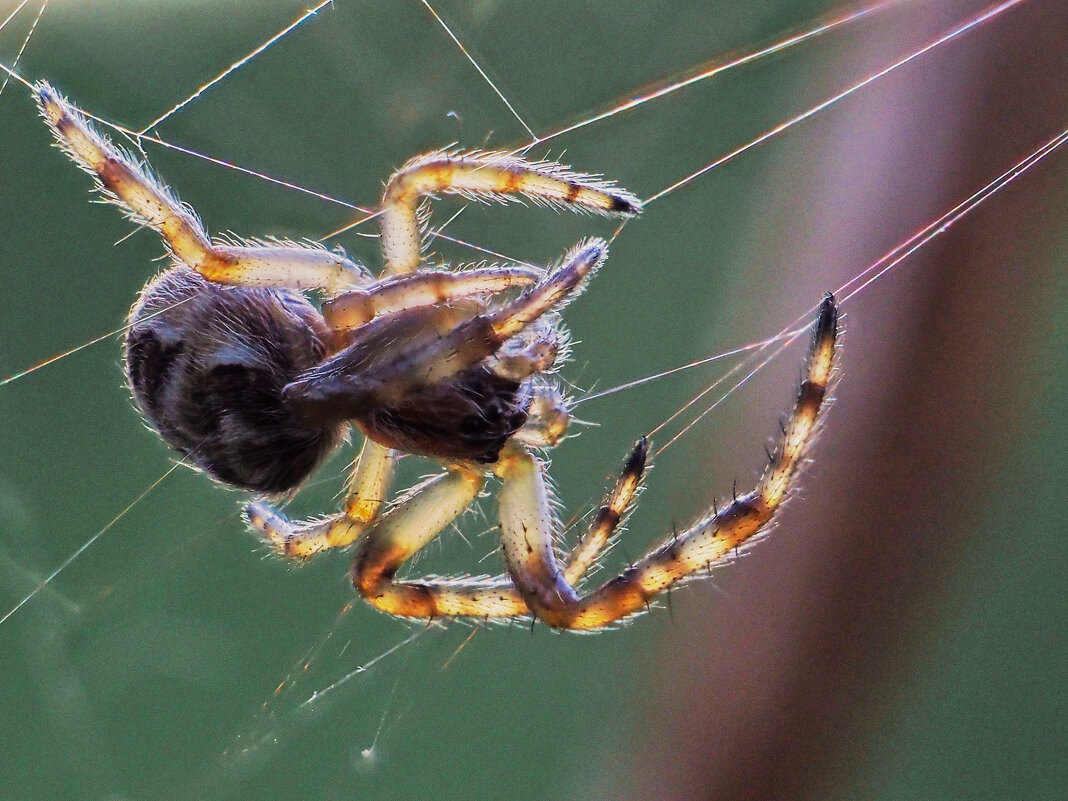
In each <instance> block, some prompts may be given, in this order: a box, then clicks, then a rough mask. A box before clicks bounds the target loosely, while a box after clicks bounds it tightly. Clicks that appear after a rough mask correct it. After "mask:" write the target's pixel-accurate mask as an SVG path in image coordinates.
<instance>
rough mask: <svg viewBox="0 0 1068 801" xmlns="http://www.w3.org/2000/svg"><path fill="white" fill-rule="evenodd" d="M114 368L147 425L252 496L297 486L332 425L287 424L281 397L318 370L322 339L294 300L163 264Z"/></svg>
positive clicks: (331, 438) (327, 444)
mask: <svg viewBox="0 0 1068 801" xmlns="http://www.w3.org/2000/svg"><path fill="white" fill-rule="evenodd" d="M129 321H130V328H129V331H128V332H127V335H126V343H125V367H126V378H127V383H128V384H129V386H130V390H131V392H132V393H133V397H134V400H135V401H136V402H137V405H138V406H139V407H140V409H141V411H142V412H143V413H144V414H145V416H146V417H147V418H148V420H149V422H150V423H151V424H152V427H153V428H154V429H155V430H156V431H158V432H159V434H160V436H161V437H163V439H164V440H166V442H167V443H168V444H169V445H171V446H172V447H173V448H175V449H176V450H178V451H179V452H181V453H182V454H183V455H184V456H185V457H186V459H187V460H188V461H189V462H190V463H191V464H194V465H196V466H198V467H200V468H201V469H203V470H204V471H205V472H206V473H208V474H209V475H210V476H212V477H213V478H215V479H217V480H219V481H223V482H225V483H227V484H231V485H233V486H236V487H240V488H243V489H249V490H254V491H257V492H269V493H276V492H286V491H288V490H291V489H294V488H295V487H296V486H298V485H299V484H300V483H301V482H302V481H303V480H304V479H305V478H307V476H308V475H309V474H310V473H311V472H312V470H314V469H315V467H316V466H317V465H318V464H319V463H320V462H321V461H322V459H323V458H324V457H325V456H326V455H327V454H328V453H329V452H330V451H331V450H332V449H333V448H334V446H335V445H336V444H337V443H338V441H339V438H340V435H341V431H342V428H343V426H342V425H341V424H340V423H337V422H334V423H321V422H310V421H308V420H306V419H304V418H302V417H299V416H298V415H296V414H295V413H294V412H293V410H292V409H291V408H290V407H289V405H288V404H287V403H286V402H285V401H284V400H283V398H282V389H283V388H284V387H285V385H286V384H287V383H289V382H290V381H292V380H293V378H294V377H296V376H297V375H298V374H299V373H300V372H301V371H303V370H306V369H308V368H309V367H311V366H312V365H314V364H317V363H318V362H320V361H321V360H322V359H323V357H324V356H325V354H326V350H327V348H326V344H325V343H326V339H327V337H328V336H329V334H328V332H327V328H326V325H325V323H324V322H323V320H322V317H321V315H320V314H319V312H318V311H316V309H315V308H314V307H313V306H312V305H311V304H310V303H308V302H307V301H306V300H305V299H304V298H303V297H302V296H300V295H299V294H298V293H295V292H290V291H286V290H270V289H259V288H251V287H236V286H234V287H230V286H222V285H220V284H215V283H212V282H210V281H207V280H205V279H204V278H202V277H201V276H200V275H198V274H197V273H195V272H193V271H192V270H190V269H188V268H185V267H173V268H171V269H169V270H167V271H165V272H163V273H161V274H160V275H159V276H157V277H156V278H154V279H153V280H152V281H150V282H149V283H148V284H147V285H146V286H145V288H144V289H143V290H142V292H141V296H140V298H139V299H138V301H137V303H136V304H134V307H133V309H132V310H131V311H130V318H129Z"/></svg>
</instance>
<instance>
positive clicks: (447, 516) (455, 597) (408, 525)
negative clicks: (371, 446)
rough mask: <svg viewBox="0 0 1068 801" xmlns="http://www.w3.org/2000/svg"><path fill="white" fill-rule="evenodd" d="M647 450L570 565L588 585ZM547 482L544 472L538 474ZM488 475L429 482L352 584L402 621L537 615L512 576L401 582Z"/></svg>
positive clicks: (456, 473) (375, 534)
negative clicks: (404, 570) (406, 566)
mask: <svg viewBox="0 0 1068 801" xmlns="http://www.w3.org/2000/svg"><path fill="white" fill-rule="evenodd" d="M644 464H645V443H644V441H642V442H639V443H638V445H637V446H636V447H635V450H634V452H633V453H632V454H631V457H630V459H628V460H627V466H626V468H625V469H624V472H623V476H622V477H621V478H620V479H619V481H618V482H617V484H616V486H615V488H614V489H613V491H612V492H611V493H610V494H609V496H608V499H607V500H606V502H605V503H606V508H611V509H612V510H613V511H612V512H610V513H606V509H605V508H603V509H601V511H600V512H599V513H598V515H597V517H596V518H595V519H594V522H593V525H592V527H591V529H590V531H589V533H587V535H586V536H585V537H584V538H583V539H582V544H581V545H580V546H579V547H578V548H577V549H576V552H575V555H574V556H573V557H572V559H573V564H574V562H579V563H580V565H581V566H580V567H575V568H574V569H572V566H571V565H569V566H568V571H569V573H574V575H575V580H576V581H577V580H578V579H581V578H582V576H583V574H584V573H585V571H586V570H588V569H589V567H590V566H592V565H593V564H594V563H595V562H596V559H597V557H598V556H599V555H600V553H601V552H602V551H603V549H604V547H605V546H606V545H607V543H608V542H609V539H610V537H611V534H612V531H614V530H615V528H616V526H617V525H618V524H619V522H620V520H621V519H622V517H623V515H624V513H625V511H626V508H627V505H628V504H629V503H630V502H631V501H632V500H633V498H634V495H635V493H636V491H637V489H638V486H639V484H640V482H641V474H642V469H643V467H644ZM539 475H540V470H539ZM481 486H482V475H481V473H478V472H476V471H472V470H467V469H464V468H457V469H454V470H451V471H449V472H447V473H443V474H441V475H439V476H435V477H434V478H432V479H430V480H428V481H426V482H425V483H424V484H423V485H422V486H420V487H417V488H416V489H415V490H414V491H413V492H412V493H411V494H410V495H409V496H408V497H407V498H405V499H404V500H402V501H401V502H400V503H399V504H398V505H397V506H396V507H394V509H393V510H392V511H390V512H389V514H387V515H386V516H385V517H384V518H383V519H382V521H381V523H380V524H379V525H378V526H377V527H375V528H374V529H372V530H371V531H370V532H369V533H368V535H367V538H366V539H365V540H364V541H363V542H362V543H361V544H360V546H359V549H358V550H357V553H356V558H355V559H354V561H353V566H352V572H351V576H352V582H353V585H354V586H355V587H356V589H357V590H358V591H359V592H360V593H361V595H363V596H364V597H365V598H366V599H367V600H368V601H369V602H370V603H371V604H373V605H374V606H376V607H378V608H379V609H381V610H383V611H385V612H389V613H390V614H394V615H399V616H402V617H416V618H418V617H424V618H435V617H478V618H483V619H486V620H501V619H508V618H515V617H526V616H528V615H530V614H531V611H530V608H529V606H528V605H527V602H526V601H525V600H524V599H523V597H522V595H521V594H520V593H519V592H518V591H517V590H516V586H515V584H514V581H513V579H512V578H510V577H509V576H482V577H475V578H470V577H466V576H465V577H464V578H462V579H452V578H442V577H435V576H431V577H427V578H421V579H416V580H403V581H397V580H395V579H394V576H395V575H396V573H397V570H398V569H399V568H400V566H401V565H402V564H403V563H404V562H405V561H406V560H407V559H409V558H411V557H412V556H413V555H414V554H415V553H416V552H418V551H419V550H420V549H421V548H423V547H425V546H426V545H427V543H429V542H430V541H431V540H433V539H434V538H435V537H436V536H437V535H438V534H439V533H440V532H441V531H442V530H443V529H445V528H446V527H447V526H448V525H449V524H450V523H451V522H452V521H453V520H455V519H456V517H457V516H458V515H460V514H461V513H462V512H463V510H464V509H465V508H467V506H468V505H469V504H470V503H471V502H472V501H473V500H474V498H475V497H476V496H477V495H478V492H479V489H480V488H481Z"/></svg>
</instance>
